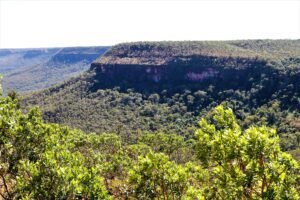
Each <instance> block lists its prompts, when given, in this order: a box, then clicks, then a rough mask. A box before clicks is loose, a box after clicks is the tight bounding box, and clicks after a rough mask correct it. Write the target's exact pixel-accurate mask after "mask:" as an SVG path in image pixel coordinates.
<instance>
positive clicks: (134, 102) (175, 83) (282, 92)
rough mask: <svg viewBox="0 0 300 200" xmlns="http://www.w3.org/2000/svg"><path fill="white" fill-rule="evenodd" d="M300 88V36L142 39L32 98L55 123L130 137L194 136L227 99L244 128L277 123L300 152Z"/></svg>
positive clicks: (284, 143) (284, 141)
mask: <svg viewBox="0 0 300 200" xmlns="http://www.w3.org/2000/svg"><path fill="white" fill-rule="evenodd" d="M299 86H300V40H254V41H228V42H226V41H220V42H138V43H126V44H120V45H116V46H114V47H112V48H111V49H110V50H109V51H107V52H106V53H105V54H104V55H103V56H101V57H99V58H98V59H97V60H96V61H95V62H94V63H93V64H92V65H91V68H90V70H89V71H87V72H86V73H84V74H83V75H81V76H80V77H77V78H73V79H71V80H69V81H67V82H65V83H64V84H62V85H60V86H56V87H53V88H50V89H47V90H45V91H43V92H39V93H35V94H33V95H31V96H29V97H27V98H25V99H24V103H25V104H26V105H39V106H41V108H42V110H43V116H44V118H45V119H46V120H47V121H50V122H56V123H62V124H67V125H70V126H73V127H76V128H80V129H83V130H85V131H88V132H91V131H96V132H99V133H101V132H117V133H118V134H120V135H121V136H122V137H123V139H125V140H127V141H129V142H130V141H133V140H135V137H136V136H137V135H138V133H139V131H140V130H143V131H151V132H153V131H154V132H155V131H164V132H167V133H177V134H181V135H184V136H185V137H190V136H191V135H193V134H192V132H193V129H194V127H195V126H197V121H198V119H199V116H201V115H203V114H204V113H207V112H209V111H210V110H211V109H212V108H213V107H215V106H216V105H218V104H224V105H226V106H228V107H231V108H233V110H234V111H235V113H236V114H237V116H238V119H239V120H241V121H242V122H243V126H245V127H247V126H250V125H251V124H253V123H256V124H266V125H269V126H274V127H275V128H277V129H278V132H279V133H280V135H281V137H282V140H281V142H282V146H283V147H284V148H285V149H295V148H297V145H298V146H299V144H297V142H296V141H297V140H296V138H297V134H299V126H298V125H299V117H300V116H299V112H300V107H299V106H300V87H299ZM299 137H300V136H299Z"/></svg>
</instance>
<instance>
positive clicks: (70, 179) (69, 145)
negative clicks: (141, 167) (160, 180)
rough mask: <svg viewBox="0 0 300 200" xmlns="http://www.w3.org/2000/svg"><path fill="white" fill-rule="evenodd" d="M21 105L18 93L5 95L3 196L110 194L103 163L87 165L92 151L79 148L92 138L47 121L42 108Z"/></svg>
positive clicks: (0, 143)
mask: <svg viewBox="0 0 300 200" xmlns="http://www.w3.org/2000/svg"><path fill="white" fill-rule="evenodd" d="M17 105H18V103H17V99H14V100H13V99H12V98H11V97H7V98H1V99H0V116H1V118H0V131H1V132H0V155H1V158H0V183H1V185H0V194H1V196H2V198H4V199H15V198H18V199H19V198H21V199H75V198H93V199H109V198H110V197H109V196H108V195H107V192H106V188H105V187H104V182H103V178H102V176H100V174H101V172H102V166H101V163H99V164H96V165H87V160H89V159H93V156H88V157H85V156H84V154H83V151H80V146H81V145H82V143H89V142H90V141H89V139H88V138H87V136H86V135H85V134H84V133H82V132H80V131H76V130H70V129H69V128H66V127H60V126H58V125H52V124H45V123H43V121H42V118H41V115H40V113H39V111H38V110H37V109H33V110H31V111H30V112H29V113H28V114H27V115H24V114H22V113H21V111H20V110H19V109H18V106H17ZM99 137H100V136H99ZM85 151H91V149H89V148H86V147H85ZM95 162H96V160H95Z"/></svg>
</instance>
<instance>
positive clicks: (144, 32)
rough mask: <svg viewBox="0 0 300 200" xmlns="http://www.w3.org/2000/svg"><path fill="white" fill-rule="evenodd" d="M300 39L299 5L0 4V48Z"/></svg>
mask: <svg viewBox="0 0 300 200" xmlns="http://www.w3.org/2000/svg"><path fill="white" fill-rule="evenodd" d="M243 39H250V40H253V39H300V0H276V1H270V0H262V1H249V0H245V1H236V0H223V1H220V0H212V1H207V0H199V1H196V0H186V1H183V0H175V1H171V0H162V1H157V0H154V1H149V0H145V1H137V0H123V1H120V0H112V1H107V0H99V1H95V0H85V1H84V0H76V1H69V0H61V1H50V0H40V1H36V0H22V1H20V0H0V48H2V49H5V48H55V47H58V48H59V47H85V46H86V47H89V46H112V45H115V44H118V43H124V42H135V41H203V40H210V41H211V40H243Z"/></svg>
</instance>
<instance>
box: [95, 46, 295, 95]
mask: <svg viewBox="0 0 300 200" xmlns="http://www.w3.org/2000/svg"><path fill="white" fill-rule="evenodd" d="M278 42H279V43H280V42H281V41H250V42H249V41H231V42H160V43H159V42H140V43H127V44H120V45H117V46H114V47H112V48H111V49H110V50H109V51H107V52H106V53H105V54H104V55H103V56H101V57H99V58H98V59H96V61H95V62H93V63H92V65H91V69H92V70H95V72H96V79H97V80H99V81H100V82H101V84H99V85H100V86H99V87H100V88H101V87H102V88H103V87H107V86H121V87H124V88H126V87H134V88H139V84H141V83H142V84H143V85H144V84H148V86H150V85H151V86H153V87H158V85H161V86H162V85H165V84H172V87H173V88H174V87H176V85H179V84H190V85H192V86H193V87H199V86H200V87H203V86H205V85H209V84H212V83H216V82H218V83H219V84H222V83H226V84H229V83H231V84H233V85H234V84H236V83H238V84H237V86H241V87H242V86H245V85H247V84H248V83H247V80H248V79H249V78H250V77H253V76H255V74H263V73H268V74H270V71H271V70H273V69H271V68H270V67H269V66H268V65H267V63H268V62H269V61H270V60H272V61H274V62H278V61H281V60H284V59H287V58H289V57H290V56H295V55H300V53H299V52H300V51H299V50H300V42H299V41H298V42H294V43H289V41H288V45H290V46H289V48H285V46H282V45H281V46H280V47H277V46H278V45H277V43H278ZM285 42H287V41H285ZM250 44H251V45H250ZM139 89H142V88H139Z"/></svg>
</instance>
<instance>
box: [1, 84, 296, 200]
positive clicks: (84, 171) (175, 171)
mask: <svg viewBox="0 0 300 200" xmlns="http://www.w3.org/2000/svg"><path fill="white" fill-rule="evenodd" d="M102 92H105V91H102V90H101V91H100V92H99V93H100V94H101V93H102ZM108 92H114V93H117V94H118V93H119V92H118V91H117V90H111V91H107V94H108V96H109V97H110V95H109V93H108ZM129 93H130V92H129ZM104 94H106V93H104ZM104 94H102V95H104ZM135 95H136V94H135ZM128 97H130V96H129V95H128ZM129 100H130V99H129ZM147 101H151V102H158V101H160V100H159V99H158V96H157V95H155V96H153V95H152V97H151V98H150V97H149V100H147ZM151 105H152V104H151ZM153 105H156V104H153ZM157 105H158V104H157ZM20 106H21V105H20V102H19V100H18V98H17V96H16V94H15V93H10V94H9V95H8V97H0V116H1V118H0V132H1V134H0V155H1V156H0V195H1V198H2V199H164V200H166V199H173V200H174V199H191V200H192V199H193V200H194V199H220V200H221V199H276V200H277V199H278V200H280V199H295V200H297V199H299V198H300V166H299V163H298V162H297V161H295V160H294V159H293V158H292V156H291V155H289V154H287V153H285V152H283V151H282V150H281V148H280V145H279V137H278V136H277V134H276V131H275V129H272V128H268V127H266V126H261V125H258V126H257V124H252V125H251V127H249V128H247V129H245V128H243V127H242V126H240V125H239V123H238V122H237V120H236V118H235V116H234V114H233V111H232V110H231V109H227V108H225V107H224V106H217V107H216V108H214V109H213V110H212V111H211V112H209V113H208V114H207V116H206V117H205V118H202V119H201V120H200V121H199V123H198V125H197V126H195V127H194V128H192V129H191V130H189V131H188V132H191V134H190V135H189V137H186V136H184V135H180V134H178V133H177V134H174V133H173V131H171V130H168V129H167V128H168V127H166V128H165V132H156V133H150V132H139V133H138V134H136V135H135V137H134V138H132V139H131V140H127V141H126V140H123V138H122V137H120V136H119V135H118V134H113V133H102V134H95V133H90V134H86V133H84V132H82V131H80V130H76V129H71V128H68V127H66V126H62V125H57V124H49V123H45V122H43V120H42V116H41V113H40V111H39V110H38V109H36V108H34V109H30V111H28V113H27V114H24V113H23V112H22V111H21V108H20ZM266 109H268V108H266ZM137 123H138V122H137ZM174 124H175V123H174ZM174 124H172V125H171V126H170V127H172V126H174ZM111 125H112V126H114V125H115V126H117V124H111ZM179 126H180V124H179ZM182 129H183V128H182ZM182 131H183V132H184V130H182ZM192 132H193V133H192Z"/></svg>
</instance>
